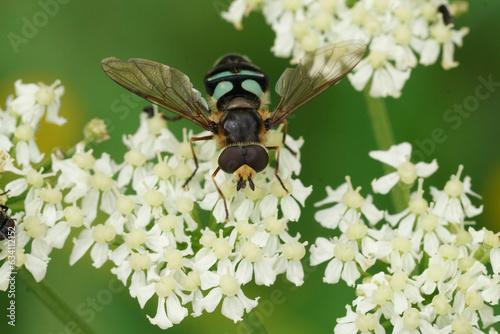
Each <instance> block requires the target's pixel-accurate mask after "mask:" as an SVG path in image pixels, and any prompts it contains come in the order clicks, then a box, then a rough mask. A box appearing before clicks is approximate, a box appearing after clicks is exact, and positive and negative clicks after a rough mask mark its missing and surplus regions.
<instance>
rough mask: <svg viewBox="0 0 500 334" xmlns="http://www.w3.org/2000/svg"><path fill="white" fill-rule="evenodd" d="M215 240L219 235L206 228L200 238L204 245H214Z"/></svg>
mask: <svg viewBox="0 0 500 334" xmlns="http://www.w3.org/2000/svg"><path fill="white" fill-rule="evenodd" d="M215 240H217V235H216V234H215V233H214V232H213V231H211V230H205V231H204V232H203V235H202V236H201V238H200V244H201V245H202V246H203V247H212V245H213V244H214V242H215Z"/></svg>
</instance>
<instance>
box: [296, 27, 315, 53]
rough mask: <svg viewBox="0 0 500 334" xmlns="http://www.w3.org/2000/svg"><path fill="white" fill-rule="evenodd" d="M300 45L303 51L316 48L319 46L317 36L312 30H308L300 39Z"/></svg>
mask: <svg viewBox="0 0 500 334" xmlns="http://www.w3.org/2000/svg"><path fill="white" fill-rule="evenodd" d="M300 45H301V47H302V49H303V50H304V51H305V52H309V51H313V50H316V49H317V48H318V47H319V37H318V34H316V33H315V32H314V31H309V32H308V33H307V34H305V35H304V37H302V38H301V39H300Z"/></svg>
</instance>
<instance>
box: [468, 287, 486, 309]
mask: <svg viewBox="0 0 500 334" xmlns="http://www.w3.org/2000/svg"><path fill="white" fill-rule="evenodd" d="M465 304H466V305H467V306H468V307H469V308H470V309H472V310H479V309H481V308H483V306H484V298H483V296H482V295H481V294H480V293H478V292H477V291H474V290H469V291H467V292H466V293H465Z"/></svg>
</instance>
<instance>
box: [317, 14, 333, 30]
mask: <svg viewBox="0 0 500 334" xmlns="http://www.w3.org/2000/svg"><path fill="white" fill-rule="evenodd" d="M332 22H333V15H332V14H330V13H328V12H319V13H318V14H316V16H314V18H313V27H314V29H316V30H319V31H324V30H326V29H328V28H329V27H330V25H331V24H332Z"/></svg>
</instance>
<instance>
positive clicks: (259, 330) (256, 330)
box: [242, 310, 267, 334]
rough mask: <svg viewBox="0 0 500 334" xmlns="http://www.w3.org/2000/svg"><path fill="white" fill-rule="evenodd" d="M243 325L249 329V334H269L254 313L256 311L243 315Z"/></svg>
mask: <svg viewBox="0 0 500 334" xmlns="http://www.w3.org/2000/svg"><path fill="white" fill-rule="evenodd" d="M242 323H243V325H244V326H245V327H246V328H247V329H248V332H249V333H252V334H267V330H266V328H265V327H264V325H263V324H262V322H261V321H260V318H259V316H258V315H257V314H256V313H255V312H254V310H252V311H250V312H248V313H245V315H243V321H242Z"/></svg>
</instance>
